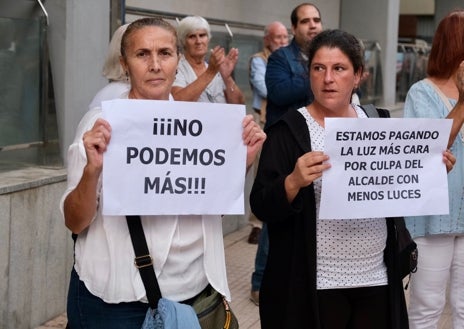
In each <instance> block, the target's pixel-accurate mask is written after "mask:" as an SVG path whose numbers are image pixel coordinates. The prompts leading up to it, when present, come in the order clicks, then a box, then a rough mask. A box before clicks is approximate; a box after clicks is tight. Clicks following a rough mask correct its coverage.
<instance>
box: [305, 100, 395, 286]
mask: <svg viewBox="0 0 464 329" xmlns="http://www.w3.org/2000/svg"><path fill="white" fill-rule="evenodd" d="M354 108H355V110H356V112H357V114H358V117H359V118H366V117H367V116H366V114H365V113H364V111H363V110H362V109H361V108H359V107H358V106H354ZM298 111H299V112H300V113H301V114H302V115H303V117H304V118H305V119H306V123H307V124H308V129H309V133H310V137H311V149H312V150H313V151H324V136H325V135H324V128H323V127H321V126H320V125H319V124H318V123H317V122H316V121H315V120H314V119H313V117H312V116H311V114H309V112H308V111H307V109H306V107H302V108H300V109H298ZM322 177H324V176H322ZM321 186H322V178H319V179H317V180H315V181H314V192H315V195H316V218H318V219H317V223H316V229H317V289H338V288H354V287H369V286H382V285H387V284H388V278H387V268H386V265H385V263H384V260H383V259H384V249H385V246H386V242H387V225H386V221H385V218H357V219H343V220H338V219H319V204H320V200H321Z"/></svg>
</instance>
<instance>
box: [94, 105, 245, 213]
mask: <svg viewBox="0 0 464 329" xmlns="http://www.w3.org/2000/svg"><path fill="white" fill-rule="evenodd" d="M102 107H103V118H104V119H105V120H107V121H108V122H109V123H110V125H111V127H112V133H111V141H110V143H109V147H108V150H107V151H106V152H105V154H104V158H103V160H104V163H103V214H105V215H169V214H170V215H173V214H178V215H182V214H243V213H244V195H243V194H244V184H245V169H246V168H245V167H246V146H245V145H244V144H243V141H242V120H243V117H244V116H245V106H244V105H228V104H210V103H197V102H169V101H153V100H128V99H119V100H112V101H107V102H103V104H102Z"/></svg>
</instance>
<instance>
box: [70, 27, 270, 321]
mask: <svg viewBox="0 0 464 329" xmlns="http://www.w3.org/2000/svg"><path fill="white" fill-rule="evenodd" d="M178 61H179V54H178V48H177V36H176V30H175V28H174V27H172V25H170V24H169V23H168V22H166V21H164V20H162V19H159V18H143V19H139V20H137V21H134V22H133V23H131V24H130V25H129V26H128V27H127V30H126V32H125V33H124V35H123V37H122V41H121V64H122V66H123V69H124V71H125V72H127V74H128V76H129V81H130V89H129V90H128V91H127V92H126V94H125V95H124V96H123V98H128V99H150V100H168V99H169V95H170V92H171V86H172V83H173V81H174V79H175V74H176V69H177V64H178ZM242 137H243V141H244V143H245V144H246V146H247V163H246V165H247V168H248V167H249V166H251V164H252V163H253V161H254V159H255V157H256V154H257V153H258V152H259V150H260V149H261V146H262V144H263V142H264V140H265V138H266V135H265V133H264V132H263V131H262V129H261V128H260V127H259V125H258V124H257V123H255V122H254V121H253V118H252V116H251V115H248V116H245V118H244V119H243V136H242ZM110 139H111V127H110V125H109V123H108V122H107V121H105V120H104V119H102V118H101V109H100V108H99V107H96V108H94V109H92V110H90V111H89V112H87V114H86V115H85V116H84V118H83V119H82V121H81V122H80V124H79V127H78V129H77V133H76V138H75V140H74V142H73V144H72V145H71V146H70V148H69V152H68V187H67V189H66V191H65V193H64V195H63V197H62V200H61V210H62V212H63V214H64V219H65V224H66V226H67V227H68V228H69V230H71V231H72V232H73V234H74V236H77V238H76V240H75V264H74V267H73V270H72V273H71V280H70V286H69V293H68V305H67V315H68V325H69V327H70V328H72V329H79V328H94V329H97V328H98V329H105V328H111V329H118V328H121V329H122V328H124V329H131V328H134V329H135V328H137V329H139V328H140V327H141V326H142V323H143V321H144V318H145V314H146V312H147V309H148V307H149V306H148V304H147V297H146V292H145V288H144V285H143V283H142V280H141V278H140V273H139V270H138V269H137V268H136V267H135V266H134V250H133V246H132V243H131V239H130V235H129V231H128V228H127V223H126V218H125V217H124V216H111V217H108V216H104V215H102V209H101V203H100V195H101V174H102V169H103V154H104V152H105V151H106V149H107V147H108V144H109V143H110ZM121 193H124V191H121ZM141 220H142V225H143V229H144V232H145V236H146V240H147V245H148V248H149V250H150V254H151V256H152V258H153V266H154V270H155V273H156V276H157V280H158V283H159V286H160V290H161V293H162V296H163V297H164V298H167V299H170V300H172V301H178V302H182V301H186V300H192V298H195V297H196V296H198V295H199V294H200V293H201V292H202V291H204V290H205V289H206V288H207V287H212V288H213V289H215V290H216V291H218V292H219V293H220V294H221V295H223V296H225V297H226V299H228V300H230V291H229V288H228V285H227V277H226V269H225V260H224V246H223V235H222V220H221V216H219V215H217V216H214V215H208V216H206V215H204V216H202V215H196V216H188V215H182V216H181V215H179V216H141Z"/></svg>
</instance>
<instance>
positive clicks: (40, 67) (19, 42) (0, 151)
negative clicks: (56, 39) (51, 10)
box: [0, 14, 62, 171]
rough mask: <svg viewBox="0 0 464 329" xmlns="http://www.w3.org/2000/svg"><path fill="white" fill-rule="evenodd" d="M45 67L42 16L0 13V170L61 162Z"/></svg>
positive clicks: (46, 66)
mask: <svg viewBox="0 0 464 329" xmlns="http://www.w3.org/2000/svg"><path fill="white" fill-rule="evenodd" d="M0 15H1V14H0ZM49 72H50V70H49V59H48V53H47V43H46V21H45V18H44V17H42V16H35V17H25V18H11V17H0V76H1V79H0V127H1V129H0V171H8V170H12V169H18V168H21V167H25V166H37V165H38V166H50V165H51V166H56V165H60V166H61V165H62V161H61V157H60V155H59V147H58V138H57V135H58V134H57V125H56V115H55V108H54V106H53V104H54V102H53V91H52V90H53V89H52V86H51V79H50V77H49V74H50V73H49Z"/></svg>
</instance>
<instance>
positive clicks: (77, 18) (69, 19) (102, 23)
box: [45, 0, 110, 161]
mask: <svg viewBox="0 0 464 329" xmlns="http://www.w3.org/2000/svg"><path fill="white" fill-rule="evenodd" d="M45 6H46V9H47V11H48V14H49V21H50V25H49V29H48V31H49V38H48V39H49V48H50V63H51V68H52V75H53V84H54V88H55V90H54V91H55V102H56V112H57V118H58V131H59V137H60V145H61V151H62V154H63V155H64V159H65V161H66V156H65V155H66V151H67V149H68V147H69V145H70V144H71V143H72V141H73V139H74V133H75V131H76V127H77V125H78V123H79V121H80V119H81V118H82V117H83V115H84V113H85V112H86V111H87V110H88V106H89V104H90V101H91V100H92V98H93V96H94V95H95V94H96V92H97V91H98V90H99V89H100V88H101V87H103V86H104V85H105V84H106V80H105V79H104V78H103V77H102V75H101V71H102V66H103V62H104V60H105V56H106V51H107V48H108V43H109V40H110V36H109V30H110V23H109V19H110V4H109V0H98V1H95V0H66V1H63V0H47V1H46V2H45Z"/></svg>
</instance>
